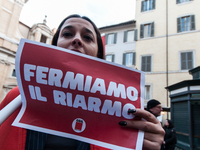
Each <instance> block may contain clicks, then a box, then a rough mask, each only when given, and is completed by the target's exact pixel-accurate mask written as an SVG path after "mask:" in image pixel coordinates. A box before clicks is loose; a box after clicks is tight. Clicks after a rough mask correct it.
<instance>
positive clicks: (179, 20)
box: [177, 18, 181, 33]
mask: <svg viewBox="0 0 200 150" xmlns="http://www.w3.org/2000/svg"><path fill="white" fill-rule="evenodd" d="M177 32H178V33H179V32H181V18H177Z"/></svg>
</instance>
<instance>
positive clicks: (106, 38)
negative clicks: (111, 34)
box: [105, 34, 108, 45]
mask: <svg viewBox="0 0 200 150" xmlns="http://www.w3.org/2000/svg"><path fill="white" fill-rule="evenodd" d="M107 44H108V34H106V35H105V45H107Z"/></svg>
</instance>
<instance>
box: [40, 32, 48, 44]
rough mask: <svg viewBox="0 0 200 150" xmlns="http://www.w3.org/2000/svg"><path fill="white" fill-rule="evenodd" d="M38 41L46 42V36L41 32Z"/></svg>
mask: <svg viewBox="0 0 200 150" xmlns="http://www.w3.org/2000/svg"><path fill="white" fill-rule="evenodd" d="M40 42H42V43H46V42H47V37H46V36H44V35H43V34H42V35H41V39H40Z"/></svg>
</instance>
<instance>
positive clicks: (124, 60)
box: [122, 53, 126, 65]
mask: <svg viewBox="0 0 200 150" xmlns="http://www.w3.org/2000/svg"><path fill="white" fill-rule="evenodd" d="M122 61H123V62H122V64H123V65H125V64H126V53H124V54H123V60H122Z"/></svg>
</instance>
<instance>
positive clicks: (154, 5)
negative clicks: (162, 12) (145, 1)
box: [152, 0, 156, 9]
mask: <svg viewBox="0 0 200 150" xmlns="http://www.w3.org/2000/svg"><path fill="white" fill-rule="evenodd" d="M155 7H156V0H153V1H152V9H155Z"/></svg>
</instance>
